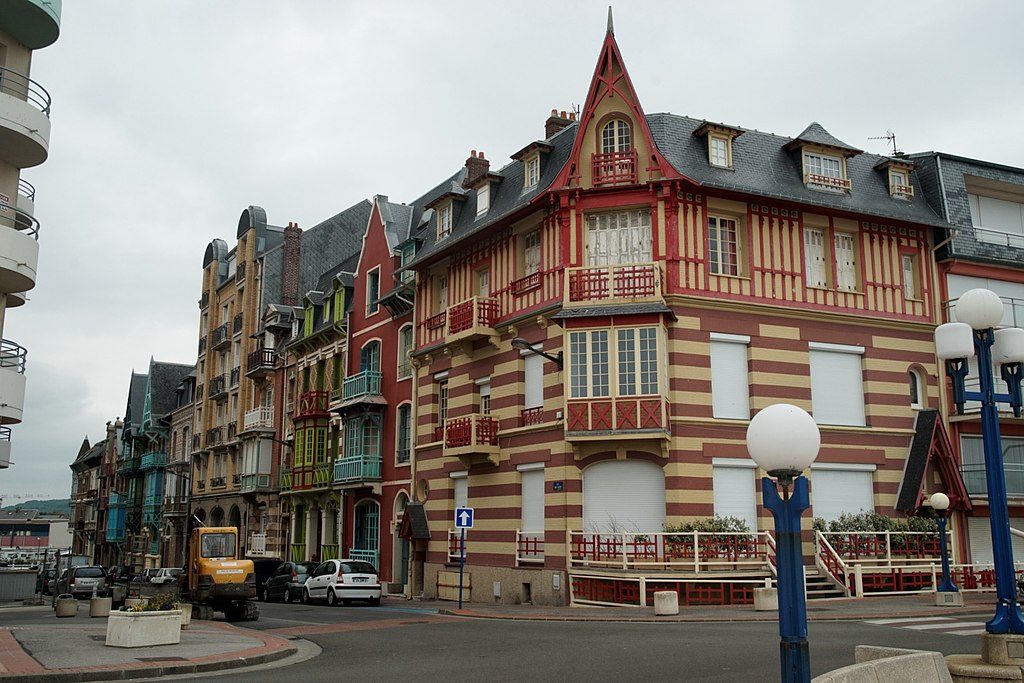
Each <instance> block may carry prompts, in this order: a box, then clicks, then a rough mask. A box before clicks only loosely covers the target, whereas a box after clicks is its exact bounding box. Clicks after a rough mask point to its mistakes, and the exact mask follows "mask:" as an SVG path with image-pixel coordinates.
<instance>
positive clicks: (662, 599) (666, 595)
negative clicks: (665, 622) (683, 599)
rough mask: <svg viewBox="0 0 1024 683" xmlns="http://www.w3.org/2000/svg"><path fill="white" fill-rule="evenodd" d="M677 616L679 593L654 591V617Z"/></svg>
mask: <svg viewBox="0 0 1024 683" xmlns="http://www.w3.org/2000/svg"><path fill="white" fill-rule="evenodd" d="M673 614H679V593H676V592H675V591H654V615H655V616H658V617H663V616H664V617H667V616H672V615H673Z"/></svg>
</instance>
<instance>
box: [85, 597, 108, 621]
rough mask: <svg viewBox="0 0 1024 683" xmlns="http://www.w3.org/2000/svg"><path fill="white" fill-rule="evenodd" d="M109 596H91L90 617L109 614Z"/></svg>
mask: <svg viewBox="0 0 1024 683" xmlns="http://www.w3.org/2000/svg"><path fill="white" fill-rule="evenodd" d="M112 602H113V600H112V599H111V598H92V599H90V600H89V616H90V617H106V616H109V615H110V605H111V603H112Z"/></svg>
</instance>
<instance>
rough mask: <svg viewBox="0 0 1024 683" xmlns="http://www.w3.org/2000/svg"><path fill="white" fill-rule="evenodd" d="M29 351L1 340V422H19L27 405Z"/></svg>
mask: <svg viewBox="0 0 1024 683" xmlns="http://www.w3.org/2000/svg"><path fill="white" fill-rule="evenodd" d="M27 357H28V351H27V350H25V347H23V346H19V345H17V344H15V343H14V342H12V341H9V340H7V339H4V340H2V341H0V423H2V424H18V423H20V422H21V411H22V408H23V407H24V405H25V361H26V359H27Z"/></svg>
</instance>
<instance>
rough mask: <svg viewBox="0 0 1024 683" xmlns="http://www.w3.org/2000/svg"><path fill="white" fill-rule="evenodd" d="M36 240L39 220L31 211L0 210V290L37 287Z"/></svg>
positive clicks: (13, 291) (7, 291) (0, 145)
mask: <svg viewBox="0 0 1024 683" xmlns="http://www.w3.org/2000/svg"><path fill="white" fill-rule="evenodd" d="M2 144H3V143H0V147H2ZM38 240H39V221H37V220H36V219H35V218H33V217H32V215H31V214H27V213H25V212H24V211H20V210H18V209H10V208H8V209H6V210H0V292H2V293H4V294H12V293H15V292H27V291H28V290H30V289H32V288H33V287H35V286H36V265H37V264H38V263H39V241H38Z"/></svg>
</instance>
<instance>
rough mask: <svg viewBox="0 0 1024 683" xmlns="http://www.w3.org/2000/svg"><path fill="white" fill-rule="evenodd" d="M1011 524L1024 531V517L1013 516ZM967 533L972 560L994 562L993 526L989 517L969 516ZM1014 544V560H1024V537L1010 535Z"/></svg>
mask: <svg viewBox="0 0 1024 683" xmlns="http://www.w3.org/2000/svg"><path fill="white" fill-rule="evenodd" d="M1010 526H1011V527H1012V528H1014V529H1018V530H1020V531H1024V518H1021V517H1011V518H1010ZM967 535H968V537H969V539H970V545H971V562H974V563H975V564H991V563H992V526H991V522H989V518H988V517H968V518H967ZM1010 542H1011V544H1012V546H1013V561H1014V562H1020V561H1022V560H1024V538H1021V537H1020V536H1014V535H1012V534H1011V535H1010Z"/></svg>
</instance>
